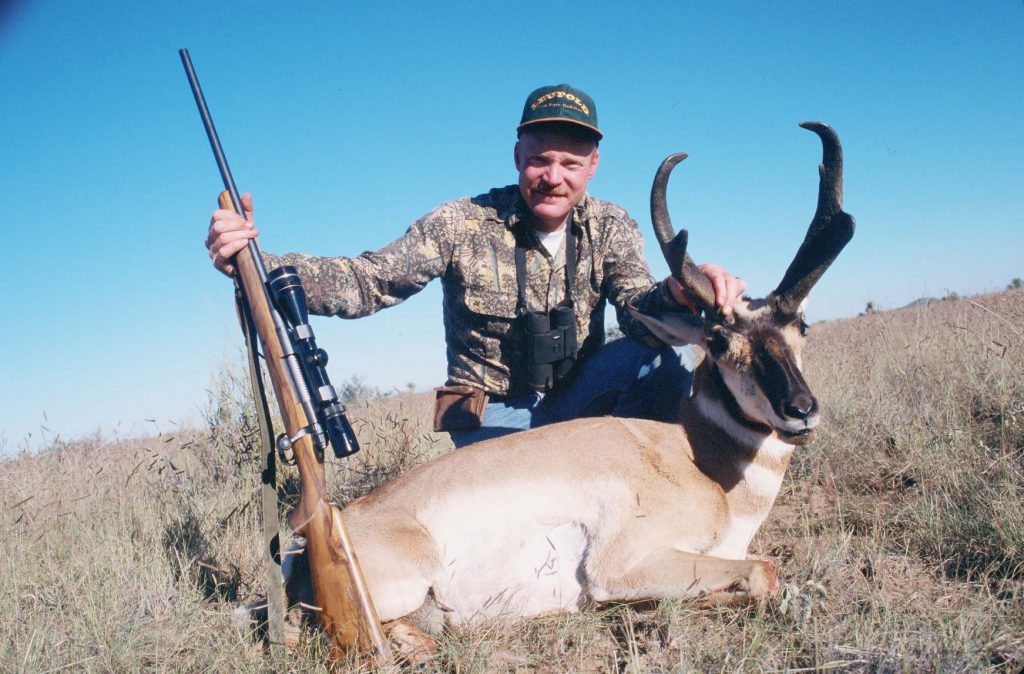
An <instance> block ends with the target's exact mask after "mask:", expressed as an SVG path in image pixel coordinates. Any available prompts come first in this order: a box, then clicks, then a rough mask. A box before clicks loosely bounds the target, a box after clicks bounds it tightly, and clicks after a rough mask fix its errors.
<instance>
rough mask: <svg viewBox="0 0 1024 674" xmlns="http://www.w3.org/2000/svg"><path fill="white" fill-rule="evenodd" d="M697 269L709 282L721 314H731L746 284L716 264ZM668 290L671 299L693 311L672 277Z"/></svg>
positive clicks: (680, 287) (669, 278)
mask: <svg viewBox="0 0 1024 674" xmlns="http://www.w3.org/2000/svg"><path fill="white" fill-rule="evenodd" d="M697 268H698V269H700V271H701V273H703V274H704V275H705V276H707V277H708V280H710V281H711V287H712V288H714V290H715V304H716V305H717V306H719V307H721V309H722V314H723V315H725V316H728V315H729V314H731V313H732V308H733V307H734V306H736V303H737V302H739V300H740V298H741V297H743V292H744V291H745V290H746V289H747V282H746V281H744V280H743V279H741V278H740V277H739V276H733V275H732V274H730V273H729V272H727V271H726V270H724V269H722V268H721V267H719V266H718V265H717V264H711V263H706V264H702V265H698V266H697ZM668 289H669V292H671V293H672V299H674V300H675V301H676V302H678V303H679V304H681V305H683V306H684V307H690V308H691V309H695V307H694V306H693V302H691V301H690V299H689V298H688V297H687V296H686V291H685V290H683V287H682V286H681V285H679V281H677V280H676V279H675V278H674V277H672V276H669V277H668ZM695 311H696V309H695Z"/></svg>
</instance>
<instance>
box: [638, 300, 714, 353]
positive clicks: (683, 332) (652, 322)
mask: <svg viewBox="0 0 1024 674" xmlns="http://www.w3.org/2000/svg"><path fill="white" fill-rule="evenodd" d="M629 313H630V314H632V316H633V318H634V319H636V320H638V321H640V322H641V323H643V324H644V325H646V326H647V328H648V329H649V330H650V331H651V332H652V333H654V336H655V337H657V338H658V339H660V340H661V341H663V342H665V343H666V344H668V345H669V346H686V345H688V344H703V343H704V319H703V318H701V317H700V316H694V315H693V314H690V313H683V312H679V313H666V314H664V315H663V316H662V317H661V318H655V317H654V316H648V315H647V314H642V313H640V312H639V311H637V310H636V309H634V308H633V307H630V308H629Z"/></svg>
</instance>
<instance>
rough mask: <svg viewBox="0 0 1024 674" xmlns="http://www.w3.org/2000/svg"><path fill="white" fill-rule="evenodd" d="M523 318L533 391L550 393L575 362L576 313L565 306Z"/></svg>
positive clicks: (526, 314)
mask: <svg viewBox="0 0 1024 674" xmlns="http://www.w3.org/2000/svg"><path fill="white" fill-rule="evenodd" d="M523 319H524V328H525V331H526V351H527V354H526V355H527V368H528V372H529V379H530V388H532V389H533V390H535V391H550V390H551V389H552V388H553V387H554V386H555V384H557V383H558V382H559V381H561V380H562V379H563V378H564V377H565V376H566V375H567V374H569V372H570V371H571V370H572V366H573V365H574V364H575V363H576V350H577V344H576V315H575V311H573V307H572V305H571V304H567V303H562V304H559V305H558V306H556V307H555V308H554V309H552V310H551V311H550V312H546V313H539V312H535V311H527V312H525V314H524V315H523Z"/></svg>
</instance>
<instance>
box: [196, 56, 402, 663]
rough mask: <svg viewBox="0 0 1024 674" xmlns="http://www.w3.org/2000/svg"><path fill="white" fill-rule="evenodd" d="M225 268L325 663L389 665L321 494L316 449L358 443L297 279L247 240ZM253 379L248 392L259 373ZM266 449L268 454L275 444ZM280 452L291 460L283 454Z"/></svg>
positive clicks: (222, 161)
mask: <svg viewBox="0 0 1024 674" xmlns="http://www.w3.org/2000/svg"><path fill="white" fill-rule="evenodd" d="M178 54H179V55H180V56H181V62H182V64H183V65H184V67H185V75H186V76H187V77H188V81H189V85H190V86H191V87H192V94H193V96H194V97H195V99H196V105H197V106H198V107H199V114H200V116H201V117H202V119H203V126H204V127H205V128H206V135H207V137H208V138H209V141H210V147H211V148H212V149H213V154H214V158H215V159H216V161H217V167H218V168H219V169H220V174H221V178H222V179H223V182H224V188H225V191H226V193H222V194H221V196H220V199H219V201H220V205H221V207H222V208H233V209H234V211H235V212H236V213H244V211H243V209H242V201H241V198H240V197H239V195H238V189H237V188H236V187H235V181H234V178H233V177H232V176H231V170H230V169H229V168H228V163H227V159H226V158H225V156H224V151H223V149H222V148H221V145H220V139H219V138H218V136H217V130H216V129H215V128H214V126H213V119H212V118H211V117H210V112H209V110H208V108H207V107H206V99H205V97H204V96H203V92H202V89H201V88H200V86H199V80H198V79H197V78H196V74H195V69H194V68H193V67H192V60H191V58H190V57H189V54H188V50H187V49H181V50H179V52H178ZM234 266H235V269H236V270H237V271H236V279H235V280H236V284H237V285H238V287H239V288H240V291H241V292H240V296H241V301H240V302H239V307H240V311H241V313H242V314H243V327H244V325H245V324H246V323H247V322H249V323H251V324H255V328H256V332H257V333H258V334H259V338H260V341H261V342H262V344H263V354H264V361H265V362H266V365H267V369H268V371H269V372H270V381H271V384H272V385H273V387H274V393H275V394H276V396H277V402H278V407H279V408H280V411H281V417H282V419H283V421H284V425H285V433H282V434H281V435H280V436H278V438H277V441H276V449H277V451H278V453H279V455H280V456H281V457H282V459H283V460H285V461H287V462H290V463H292V462H293V463H295V464H296V465H298V469H299V480H300V483H301V486H300V491H299V503H298V505H297V506H296V507H295V508H294V509H293V510H292V511H291V513H290V514H289V515H288V524H289V526H290V527H291V528H292V530H293V531H295V532H296V533H298V534H300V535H302V536H304V537H305V539H306V550H307V553H308V556H309V567H310V572H311V575H312V578H313V588H314V593H315V596H316V603H317V608H318V610H317V615H318V617H319V620H320V624H321V625H322V626H323V629H324V631H325V632H326V633H327V634H328V635H329V636H330V637H331V641H332V658H334V659H335V660H340V659H342V658H344V657H345V655H346V654H347V653H349V652H350V651H353V650H354V651H355V652H370V653H371V654H372V657H373V658H374V659H375V660H376V661H377V662H378V663H380V664H384V663H390V662H391V652H390V648H389V647H388V643H387V640H386V639H385V637H384V634H383V630H382V629H381V626H380V619H379V618H378V616H377V610H376V608H375V607H374V605H373V600H372V599H371V597H370V593H369V590H368V588H367V586H366V580H365V578H364V577H363V573H362V570H361V569H360V567H359V562H358V560H357V559H356V554H355V550H354V549H353V548H352V542H351V540H350V539H349V535H348V531H347V530H346V529H345V524H344V522H343V521H342V519H341V512H340V511H339V510H338V509H337V508H336V507H334V506H333V505H332V504H331V503H330V501H329V500H328V497H327V491H326V480H325V474H324V450H325V448H326V447H327V446H328V445H331V446H332V447H333V448H334V452H335V454H336V455H337V456H338V458H343V457H345V456H349V455H350V454H353V453H355V452H357V451H358V450H359V445H358V443H357V442H356V437H355V433H354V432H353V431H352V427H351V425H350V424H349V422H348V419H347V418H346V417H345V407H344V405H342V404H341V402H340V401H339V400H338V396H337V393H336V391H335V390H334V387H332V386H331V383H330V380H329V379H328V377H327V371H326V369H325V368H324V366H325V365H326V364H327V354H326V353H325V352H324V350H323V349H320V348H318V347H317V346H316V341H315V339H314V337H313V331H312V329H311V328H310V326H309V323H308V315H307V313H306V302H305V292H304V291H303V288H302V283H301V282H300V280H299V277H298V275H297V274H296V272H295V269H294V268H293V267H287V266H286V267H281V268H279V269H275V270H274V271H273V272H271V273H270V274H268V273H267V271H266V268H265V267H264V265H263V258H262V257H261V256H260V252H259V248H258V246H257V245H256V242H255V241H254V240H252V239H250V240H249V243H248V247H247V248H245V249H243V250H241V251H240V252H239V253H238V254H237V255H236V256H235V260H234ZM252 374H253V379H254V381H253V387H254V390H255V389H256V388H257V387H259V385H260V384H259V383H258V382H257V381H255V380H256V379H258V378H259V373H258V371H255V372H253V373H252ZM258 399H259V398H257V400H258ZM269 451H270V452H271V454H272V453H273V451H274V448H270V449H269ZM289 454H290V455H291V456H292V457H293V458H292V459H291V460H289V459H287V458H286V457H287V456H288V455H289Z"/></svg>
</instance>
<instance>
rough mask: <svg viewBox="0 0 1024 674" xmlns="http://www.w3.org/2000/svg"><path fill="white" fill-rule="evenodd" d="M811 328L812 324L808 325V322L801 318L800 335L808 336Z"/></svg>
mask: <svg viewBox="0 0 1024 674" xmlns="http://www.w3.org/2000/svg"><path fill="white" fill-rule="evenodd" d="M809 328H810V326H809V325H807V322H806V321H804V320H803V319H800V336H801V337H806V336H807V330H808V329H809Z"/></svg>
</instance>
